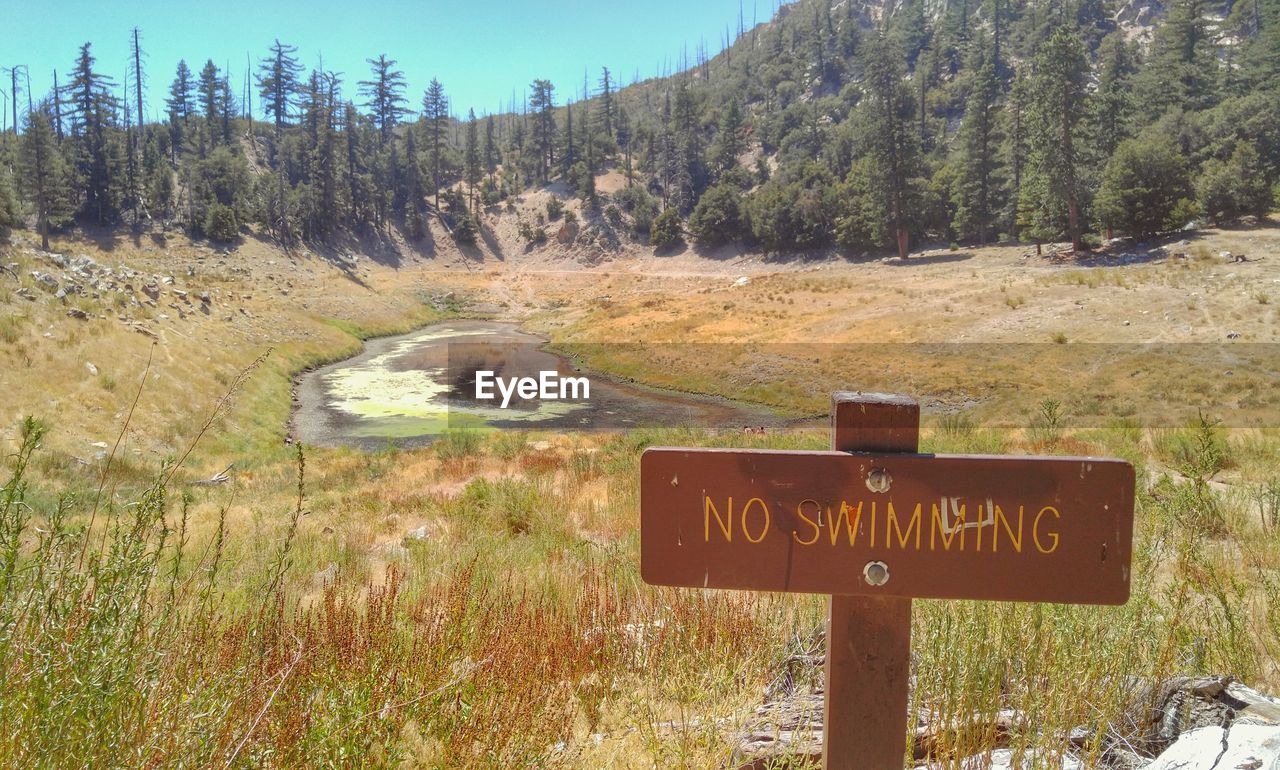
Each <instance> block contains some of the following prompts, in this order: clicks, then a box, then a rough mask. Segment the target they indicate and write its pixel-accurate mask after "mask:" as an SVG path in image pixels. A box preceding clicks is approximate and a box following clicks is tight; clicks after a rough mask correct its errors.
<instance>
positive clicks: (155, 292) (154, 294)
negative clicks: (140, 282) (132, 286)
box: [142, 283, 160, 300]
mask: <svg viewBox="0 0 1280 770" xmlns="http://www.w3.org/2000/svg"><path fill="white" fill-rule="evenodd" d="M142 293H143V294H145V295H147V296H148V297H150V298H151V299H153V300H155V299H160V287H159V286H157V285H156V284H154V283H148V284H145V285H144V286H143V287H142Z"/></svg>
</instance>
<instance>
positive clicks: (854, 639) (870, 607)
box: [822, 393, 920, 770]
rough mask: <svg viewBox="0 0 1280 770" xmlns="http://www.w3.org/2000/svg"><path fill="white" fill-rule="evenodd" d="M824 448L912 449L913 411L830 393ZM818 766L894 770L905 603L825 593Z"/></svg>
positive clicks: (914, 407) (874, 396)
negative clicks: (827, 609)
mask: <svg viewBox="0 0 1280 770" xmlns="http://www.w3.org/2000/svg"><path fill="white" fill-rule="evenodd" d="M831 401H832V404H831V448H832V449H834V450H837V451H841V452H916V451H917V450H918V449H919V445H920V406H919V404H917V403H916V402H915V401H914V400H912V399H909V398H906V397H905V396H893V395H884V394H879V393H836V394H834V395H833V396H832V397H831ZM824 673H825V677H826V683H825V690H826V694H825V702H824V705H823V715H822V717H823V718H822V724H823V732H822V766H823V768H825V770H836V768H841V769H842V770H844V769H846V768H847V769H852V768H862V769H863V770H901V769H902V767H903V759H904V758H905V756H906V736H907V682H908V680H909V678H910V676H911V599H908V598H899V597H884V598H880V597H873V596H832V597H831V601H830V614H829V617H828V620H827V663H826V670H825V672H824Z"/></svg>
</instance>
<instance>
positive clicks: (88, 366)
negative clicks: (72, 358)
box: [84, 361, 98, 377]
mask: <svg viewBox="0 0 1280 770" xmlns="http://www.w3.org/2000/svg"><path fill="white" fill-rule="evenodd" d="M84 368H86V369H88V370H89V374H92V375H93V376H94V377H97V376H98V367H96V366H94V365H93V362H92V361H85V362H84Z"/></svg>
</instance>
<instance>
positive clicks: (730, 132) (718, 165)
mask: <svg viewBox="0 0 1280 770" xmlns="http://www.w3.org/2000/svg"><path fill="white" fill-rule="evenodd" d="M743 128H744V126H743V123H742V108H741V107H739V106H738V100H737V99H736V98H734V99H730V100H729V107H728V109H726V110H725V112H724V117H723V118H721V119H720V131H719V133H718V134H717V135H716V144H715V147H714V148H713V149H712V151H711V168H712V171H713V172H714V173H715V174H716V176H717V177H720V176H724V174H726V173H727V172H729V171H730V170H732V169H735V168H737V167H738V156H739V155H741V154H742V153H743V152H745V151H746V149H747V141H746V137H745V136H744V134H743Z"/></svg>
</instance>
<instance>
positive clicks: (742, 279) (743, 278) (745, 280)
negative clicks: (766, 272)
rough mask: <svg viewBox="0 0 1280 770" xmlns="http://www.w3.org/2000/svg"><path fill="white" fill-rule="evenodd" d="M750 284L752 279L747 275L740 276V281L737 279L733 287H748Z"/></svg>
mask: <svg viewBox="0 0 1280 770" xmlns="http://www.w3.org/2000/svg"><path fill="white" fill-rule="evenodd" d="M749 283H751V279H750V278H748V277H746V276H745V275H740V276H738V279H737V280H736V281H734V282H733V285H734V286H746V285H747V284H749Z"/></svg>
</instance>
